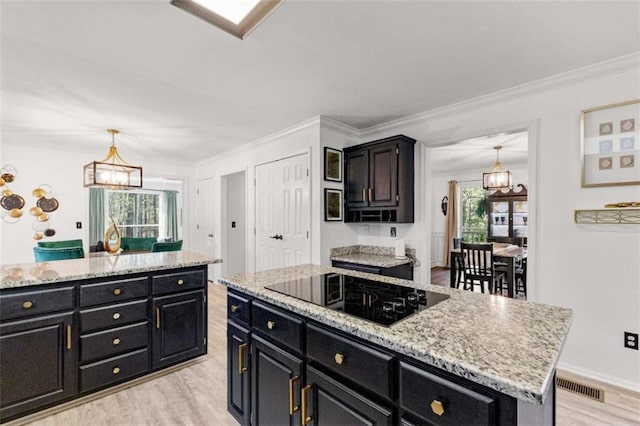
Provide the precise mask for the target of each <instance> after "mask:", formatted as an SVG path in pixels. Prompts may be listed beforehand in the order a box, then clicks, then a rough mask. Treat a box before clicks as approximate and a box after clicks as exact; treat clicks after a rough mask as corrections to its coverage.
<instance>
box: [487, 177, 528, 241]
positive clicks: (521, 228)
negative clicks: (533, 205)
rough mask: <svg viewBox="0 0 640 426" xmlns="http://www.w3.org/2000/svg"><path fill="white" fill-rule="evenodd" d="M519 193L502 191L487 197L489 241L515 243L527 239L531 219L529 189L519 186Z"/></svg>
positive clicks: (511, 190)
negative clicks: (528, 199) (529, 218)
mask: <svg viewBox="0 0 640 426" xmlns="http://www.w3.org/2000/svg"><path fill="white" fill-rule="evenodd" d="M518 187H519V188H520V190H519V191H517V192H516V191H514V190H513V189H510V190H509V191H507V192H502V191H500V190H498V191H496V192H494V193H492V194H490V195H489V196H488V197H487V213H488V217H487V226H488V230H487V237H488V238H487V239H488V240H489V241H502V242H513V241H515V240H514V239H517V238H523V239H526V238H527V230H528V226H527V219H528V217H529V210H528V203H527V188H526V187H525V186H524V185H522V184H518Z"/></svg>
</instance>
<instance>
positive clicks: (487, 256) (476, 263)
mask: <svg viewBox="0 0 640 426" xmlns="http://www.w3.org/2000/svg"><path fill="white" fill-rule="evenodd" d="M460 246H461V247H460V249H461V252H462V261H463V262H464V287H463V288H464V289H465V290H471V291H473V289H474V286H476V285H479V286H480V291H481V292H482V293H484V286H485V284H486V285H487V290H488V291H489V292H490V293H493V292H494V291H495V289H497V288H500V289H501V288H502V287H504V277H505V274H504V273H502V272H496V271H495V269H494V267H493V244H491V243H486V244H485V243H482V244H470V243H465V242H462V243H460Z"/></svg>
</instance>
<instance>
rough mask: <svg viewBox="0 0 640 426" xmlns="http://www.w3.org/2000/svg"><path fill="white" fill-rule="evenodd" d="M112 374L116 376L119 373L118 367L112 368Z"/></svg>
mask: <svg viewBox="0 0 640 426" xmlns="http://www.w3.org/2000/svg"><path fill="white" fill-rule="evenodd" d="M112 371H113V374H114V375H116V374H118V373H119V372H120V367H113V370H112Z"/></svg>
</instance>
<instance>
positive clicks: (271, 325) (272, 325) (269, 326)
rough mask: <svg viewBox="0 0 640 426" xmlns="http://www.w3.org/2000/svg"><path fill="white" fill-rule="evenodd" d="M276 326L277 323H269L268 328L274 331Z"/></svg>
mask: <svg viewBox="0 0 640 426" xmlns="http://www.w3.org/2000/svg"><path fill="white" fill-rule="evenodd" d="M275 326H276V322H275V321H267V328H268V329H269V330H273V329H274V327H275Z"/></svg>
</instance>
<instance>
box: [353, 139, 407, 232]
mask: <svg viewBox="0 0 640 426" xmlns="http://www.w3.org/2000/svg"><path fill="white" fill-rule="evenodd" d="M415 143H416V141H415V139H412V138H409V137H407V136H404V135H397V136H393V137H389V138H385V139H380V140H377V141H373V142H369V143H365V144H361V145H356V146H351V147H347V148H345V149H344V158H345V160H344V168H345V172H344V176H345V184H344V194H345V222H398V223H402V222H404V223H411V222H413V196H414V145H415Z"/></svg>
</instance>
